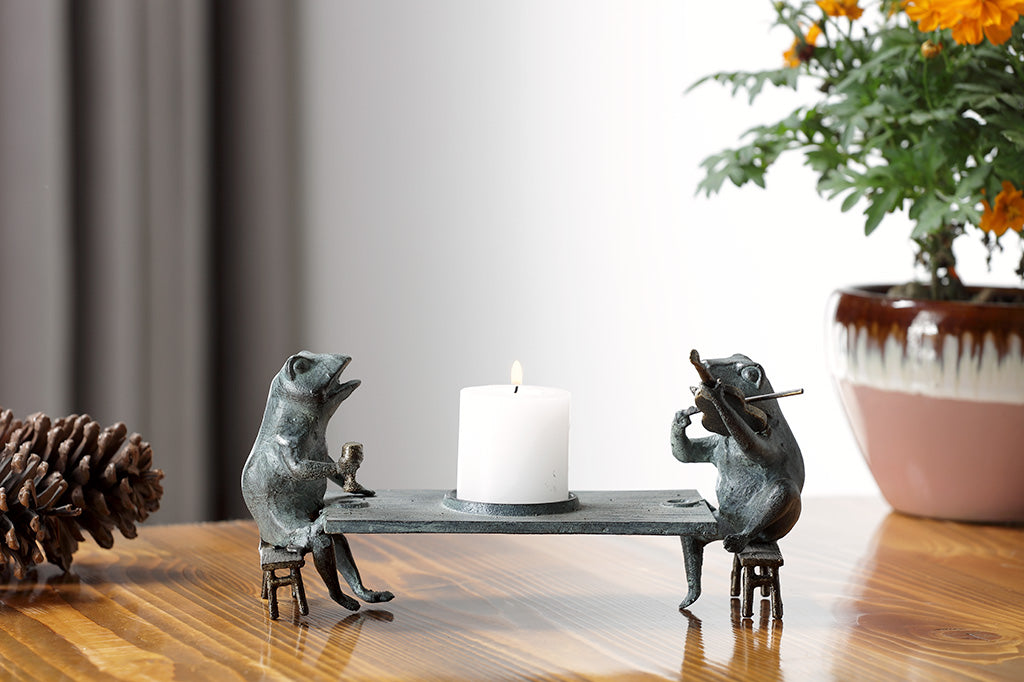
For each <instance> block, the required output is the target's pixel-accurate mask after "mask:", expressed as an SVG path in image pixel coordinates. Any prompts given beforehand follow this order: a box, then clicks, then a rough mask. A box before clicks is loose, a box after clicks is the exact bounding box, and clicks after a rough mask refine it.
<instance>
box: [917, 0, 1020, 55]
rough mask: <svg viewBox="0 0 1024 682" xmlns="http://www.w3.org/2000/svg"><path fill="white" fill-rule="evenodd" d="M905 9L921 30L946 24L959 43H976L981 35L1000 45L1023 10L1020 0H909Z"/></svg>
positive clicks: (930, 29) (1007, 37) (1007, 36)
mask: <svg viewBox="0 0 1024 682" xmlns="http://www.w3.org/2000/svg"><path fill="white" fill-rule="evenodd" d="M906 9H907V16H909V17H910V18H911V19H913V20H914V21H916V22H917V27H918V28H919V29H921V30H922V31H934V30H935V29H936V28H948V29H951V31H952V35H953V40H954V41H956V42H957V43H959V44H961V45H977V44H978V43H980V42H981V41H982V39H983V38H988V40H989V42H990V43H992V44H993V45H1002V44H1003V43H1005V42H1006V41H1007V40H1009V39H1010V34H1011V33H1012V31H1013V25H1014V24H1016V23H1017V20H1018V19H1019V18H1020V15H1021V14H1024V0H909V1H908V2H907V5H906Z"/></svg>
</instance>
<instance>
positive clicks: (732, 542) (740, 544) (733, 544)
mask: <svg viewBox="0 0 1024 682" xmlns="http://www.w3.org/2000/svg"><path fill="white" fill-rule="evenodd" d="M748 544H750V537H749V536H747V535H743V534H741V533H733V534H731V535H726V536H725V538H723V539H722V547H724V548H725V551H726V552H732V553H733V554H736V553H737V552H742V551H743V550H744V549H745V548H746V546H747V545H748Z"/></svg>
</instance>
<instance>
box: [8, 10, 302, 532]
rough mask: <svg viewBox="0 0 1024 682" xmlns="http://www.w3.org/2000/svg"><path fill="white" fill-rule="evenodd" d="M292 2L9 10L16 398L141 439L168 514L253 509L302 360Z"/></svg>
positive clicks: (185, 517) (11, 346)
mask: <svg viewBox="0 0 1024 682" xmlns="http://www.w3.org/2000/svg"><path fill="white" fill-rule="evenodd" d="M294 11H295V10H294V9H293V8H292V7H291V5H290V4H288V3H281V2H271V1H263V0H259V1H256V2H244V1H241V0H223V1H219V2H213V3H211V2H207V1H205V0H177V1H176V2H163V1H161V0H142V1H139V2H126V1H123V0H74V1H73V2H70V1H68V0H64V1H56V0H54V1H44V2H34V1H33V0H0V325H2V327H0V405H3V406H5V407H10V408H11V409H13V410H14V411H15V413H16V414H18V415H19V416H24V415H25V414H28V413H30V412H34V411H45V412H48V413H50V414H53V415H60V414H68V413H70V412H87V413H89V414H91V415H92V416H93V417H94V418H96V419H97V420H99V421H100V422H103V423H111V422H114V421H124V422H125V423H126V424H127V425H128V427H129V429H131V430H135V431H138V432H140V433H142V434H143V436H144V437H145V438H146V439H148V440H149V441H150V442H151V443H152V444H153V449H154V455H155V460H156V466H158V467H159V468H161V469H163V470H164V472H165V480H164V489H165V493H164V498H163V503H162V505H161V510H160V512H159V513H158V514H157V515H156V516H155V517H154V519H153V522H160V523H167V522H178V521H195V520H205V519H213V518H235V517H241V516H244V515H245V514H246V512H245V509H244V506H243V505H242V502H241V495H240V492H239V490H238V481H239V476H240V472H241V467H242V464H243V463H244V461H245V457H246V456H247V454H248V449H249V447H250V445H251V443H252V439H253V437H254V436H255V433H256V429H257V428H258V426H259V422H260V419H261V417H262V411H263V404H264V402H265V399H266V390H267V386H268V384H269V380H270V378H271V377H272V376H273V374H274V373H275V372H276V371H277V369H278V367H279V366H280V365H281V364H282V363H283V361H284V358H285V357H286V356H287V355H288V354H289V353H291V352H294V351H295V350H297V348H295V347H294V340H295V339H296V338H298V336H299V335H298V332H297V329H298V324H299V320H298V313H297V310H298V306H297V304H296V301H295V298H294V297H295V293H296V284H295V274H296V272H297V268H298V265H297V263H296V262H295V254H296V253H298V250H297V248H295V247H294V246H293V245H294V244H295V240H296V239H297V237H296V236H295V232H294V228H295V227H296V226H297V224H298V220H299V212H298V207H297V206H296V203H295V201H294V196H295V183H296V177H295V172H294V171H295V169H296V168H297V167H298V163H297V159H296V157H295V154H296V152H295V149H296V145H295V138H296V131H295V121H296V120H297V112H296V110H297V107H298V104H297V102H298V98H297V97H296V93H295V87H296V79H295V77H294V76H295V74H294V64H295V58H294V57H293V55H292V52H293V50H294V45H295V38H294V25H295V21H294V19H293V18H292V15H293V13H294Z"/></svg>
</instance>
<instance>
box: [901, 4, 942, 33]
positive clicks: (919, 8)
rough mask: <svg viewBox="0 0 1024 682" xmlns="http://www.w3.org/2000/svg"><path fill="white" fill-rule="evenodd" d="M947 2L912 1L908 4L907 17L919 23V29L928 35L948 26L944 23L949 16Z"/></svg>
mask: <svg viewBox="0 0 1024 682" xmlns="http://www.w3.org/2000/svg"><path fill="white" fill-rule="evenodd" d="M949 5H950V3H949V2H948V1H947V0H911V1H910V2H908V3H907V5H906V7H907V16H908V17H910V18H911V19H913V20H914V21H916V22H917V27H918V28H919V29H921V30H922V31H924V32H925V33H927V32H928V31H934V30H935V29H937V28H939V27H940V26H942V27H943V28H945V27H946V25H945V24H944V23H943V22H944V21H946V19H947V18H948V16H949V12H950V9H949Z"/></svg>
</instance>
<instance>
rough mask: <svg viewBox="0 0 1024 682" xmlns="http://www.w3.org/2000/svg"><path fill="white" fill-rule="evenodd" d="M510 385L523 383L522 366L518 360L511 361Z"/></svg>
mask: <svg viewBox="0 0 1024 682" xmlns="http://www.w3.org/2000/svg"><path fill="white" fill-rule="evenodd" d="M512 385H513V386H522V385H523V366H522V365H521V364H519V361H518V360H516V361H515V362H513V363H512Z"/></svg>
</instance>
